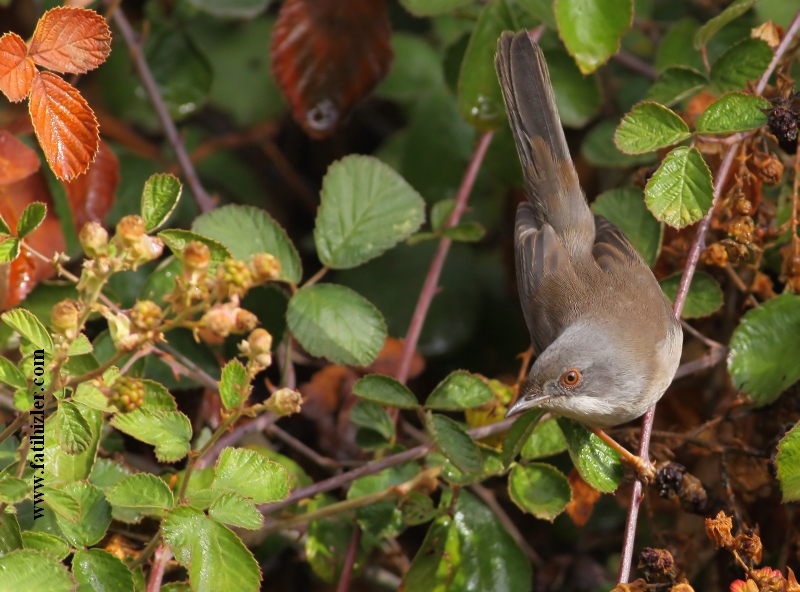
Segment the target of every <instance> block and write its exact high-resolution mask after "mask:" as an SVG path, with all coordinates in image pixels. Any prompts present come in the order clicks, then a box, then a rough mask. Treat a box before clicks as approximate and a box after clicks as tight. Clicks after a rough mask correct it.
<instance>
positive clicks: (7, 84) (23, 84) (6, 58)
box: [0, 33, 36, 103]
mask: <svg viewBox="0 0 800 592" xmlns="http://www.w3.org/2000/svg"><path fill="white" fill-rule="evenodd" d="M34 74H36V66H35V65H34V64H33V60H32V59H31V58H29V57H28V46H27V45H25V41H24V40H23V39H22V37H20V36H19V35H17V34H16V33H6V34H5V35H3V36H2V37H0V90H1V91H3V94H4V95H6V97H8V100H9V101H11V102H13V103H18V102H19V101H22V100H23V99H24V98H25V97H27V96H28V93H30V92H31V83H32V82H33V76H34Z"/></svg>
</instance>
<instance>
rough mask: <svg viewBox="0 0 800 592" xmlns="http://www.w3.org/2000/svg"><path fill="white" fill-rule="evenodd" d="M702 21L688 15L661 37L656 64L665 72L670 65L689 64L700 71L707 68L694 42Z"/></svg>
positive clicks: (688, 65)
mask: <svg viewBox="0 0 800 592" xmlns="http://www.w3.org/2000/svg"><path fill="white" fill-rule="evenodd" d="M699 28H700V23H698V22H697V20H695V19H694V18H691V17H686V18H683V19H681V20H679V21H677V22H676V23H674V24H673V25H672V26H671V27H670V28H669V29H668V30H667V31H666V32H665V33H664V35H663V36H662V37H661V43H660V44H659V46H658V49H657V51H656V62H655V66H656V68H657V69H658V70H659V71H660V72H663V71H664V70H665V69H666V68H668V67H670V66H687V67H690V68H694V69H695V70H697V71H698V72H702V71H704V70H705V64H703V57H702V56H701V55H700V52H699V51H697V50H696V49H695V48H694V46H693V44H692V39H693V38H694V35H695V33H696V32H697V29H699Z"/></svg>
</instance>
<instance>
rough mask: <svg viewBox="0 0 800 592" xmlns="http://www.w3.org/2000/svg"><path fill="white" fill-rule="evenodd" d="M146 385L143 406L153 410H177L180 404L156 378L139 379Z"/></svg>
mask: <svg viewBox="0 0 800 592" xmlns="http://www.w3.org/2000/svg"><path fill="white" fill-rule="evenodd" d="M139 382H141V383H142V386H144V403H143V404H142V407H145V408H146V409H151V410H153V411H158V410H161V411H177V410H178V405H177V403H175V399H173V398H172V395H171V394H170V393H169V391H168V390H167V389H166V388H165V387H164V385H162V384H161V383H159V382H156V381H155V380H147V379H139Z"/></svg>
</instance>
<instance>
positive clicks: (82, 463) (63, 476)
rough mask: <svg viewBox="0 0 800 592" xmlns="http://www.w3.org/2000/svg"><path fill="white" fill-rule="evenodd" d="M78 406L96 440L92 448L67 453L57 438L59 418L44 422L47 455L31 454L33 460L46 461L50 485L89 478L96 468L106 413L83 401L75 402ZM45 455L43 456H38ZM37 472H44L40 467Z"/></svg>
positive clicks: (93, 440)
mask: <svg viewBox="0 0 800 592" xmlns="http://www.w3.org/2000/svg"><path fill="white" fill-rule="evenodd" d="M75 407H76V408H77V409H78V411H79V412H80V414H81V415H82V416H83V418H84V419H85V420H86V422H87V423H88V424H89V427H90V429H91V433H92V442H91V444H90V445H89V447H88V448H87V449H86V450H84V451H83V452H82V453H81V454H67V453H66V452H64V450H63V449H62V448H61V445H60V444H59V441H58V438H56V424H57V421H58V418H57V417H55V416H52V415H51V416H50V417H48V418H47V420H46V421H45V424H44V454H43V455H42V454H35V455H34V454H31V455H30V456H29V457H28V460H29V461H30V462H35V463H41V462H42V460H43V461H44V463H43V464H44V466H45V469H44V471H45V473H46V475H47V476H46V477H45V479H46V481H45V482H46V483H47V484H48V485H54V486H55V485H59V484H68V483H74V482H75V481H80V480H81V479H86V478H87V477H88V476H89V473H91V471H92V466H94V460H95V456H96V455H97V445H98V443H99V441H100V433H101V428H102V425H103V414H102V413H100V412H99V411H96V410H95V409H91V408H89V407H86V406H84V405H82V404H79V403H75ZM56 415H57V414H56ZM41 456H43V458H41V459H40V458H38V457H41ZM36 474H37V475H39V474H41V473H40V472H39V469H37V472H36Z"/></svg>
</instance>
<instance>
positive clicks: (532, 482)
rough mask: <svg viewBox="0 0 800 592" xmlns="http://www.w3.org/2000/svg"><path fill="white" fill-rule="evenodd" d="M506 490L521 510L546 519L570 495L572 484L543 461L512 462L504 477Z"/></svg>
mask: <svg viewBox="0 0 800 592" xmlns="http://www.w3.org/2000/svg"><path fill="white" fill-rule="evenodd" d="M508 493H509V495H510V496H511V500H512V501H513V502H514V503H515V504H517V506H519V508H520V509H521V510H522V511H523V512H528V513H530V514H533V515H534V516H536V517H537V518H541V519H542V520H549V521H550V522H552V521H553V520H554V519H555V517H556V516H558V515H559V514H560V513H561V512H563V511H564V508H566V507H567V504H568V503H569V501H570V500H571V499H572V488H571V487H570V486H569V481H567V478H566V477H565V476H564V474H563V473H562V472H561V471H559V470H558V469H556V468H555V467H553V466H551V465H548V464H545V463H530V464H527V465H525V466H522V465H517V466H515V467H514V468H513V469H512V470H511V474H510V475H509V477H508Z"/></svg>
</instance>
